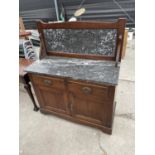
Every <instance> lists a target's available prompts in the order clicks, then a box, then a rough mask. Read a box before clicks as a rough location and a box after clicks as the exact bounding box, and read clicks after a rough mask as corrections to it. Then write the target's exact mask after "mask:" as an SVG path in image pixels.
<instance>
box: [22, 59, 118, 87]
mask: <svg viewBox="0 0 155 155" xmlns="http://www.w3.org/2000/svg"><path fill="white" fill-rule="evenodd" d="M119 69H120V67H119V66H118V67H115V62H113V61H104V60H88V59H77V58H64V57H45V58H44V59H42V60H37V61H35V62H34V63H33V64H32V65H30V66H28V67H27V68H26V69H25V71H26V72H29V73H36V74H44V75H48V76H59V77H67V78H71V79H74V80H85V81H89V82H94V83H101V84H105V83H106V84H110V85H117V84H118V76H119Z"/></svg>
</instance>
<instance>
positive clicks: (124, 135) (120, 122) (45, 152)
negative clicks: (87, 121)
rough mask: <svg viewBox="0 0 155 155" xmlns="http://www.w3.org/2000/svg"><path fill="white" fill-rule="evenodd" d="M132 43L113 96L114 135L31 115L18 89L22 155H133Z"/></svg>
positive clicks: (22, 91)
mask: <svg viewBox="0 0 155 155" xmlns="http://www.w3.org/2000/svg"><path fill="white" fill-rule="evenodd" d="M134 83H135V79H134V40H132V41H128V45H127V51H126V56H125V59H124V60H122V64H121V71H120V77H119V85H118V89H117V95H116V101H117V105H116V114H115V119H114V128H113V134H112V135H107V134H104V133H103V132H101V131H100V130H98V129H95V128H92V127H88V126H84V125H79V124H76V123H72V122H69V121H66V120H64V119H60V118H58V117H55V116H52V115H44V114H41V113H40V112H34V111H33V110H32V109H33V106H32V103H31V100H30V98H29V97H28V95H27V94H26V92H25V90H24V89H23V86H22V85H20V93H19V94H20V96H19V102H20V129H19V140H20V148H19V150H20V154H21V155H134V146H135V144H134V127H135V120H134V113H135V111H134Z"/></svg>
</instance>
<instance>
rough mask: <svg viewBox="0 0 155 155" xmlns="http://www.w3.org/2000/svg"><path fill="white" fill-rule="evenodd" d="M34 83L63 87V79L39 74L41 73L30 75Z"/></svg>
mask: <svg viewBox="0 0 155 155" xmlns="http://www.w3.org/2000/svg"><path fill="white" fill-rule="evenodd" d="M31 78H32V81H33V83H34V84H37V85H42V86H46V87H53V88H58V89H63V90H64V89H65V83H64V80H63V79H60V78H54V77H48V76H41V75H33V74H32V75H31Z"/></svg>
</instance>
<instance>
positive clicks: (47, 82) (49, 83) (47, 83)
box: [44, 80, 52, 85]
mask: <svg viewBox="0 0 155 155" xmlns="http://www.w3.org/2000/svg"><path fill="white" fill-rule="evenodd" d="M44 83H45V85H51V84H52V81H51V80H44Z"/></svg>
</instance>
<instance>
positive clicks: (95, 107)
mask: <svg viewBox="0 0 155 155" xmlns="http://www.w3.org/2000/svg"><path fill="white" fill-rule="evenodd" d="M29 75H30V78H31V81H32V84H33V87H34V90H35V93H36V96H37V98H38V101H39V104H40V110H41V111H42V112H44V113H50V114H55V115H57V116H61V117H63V118H65V119H69V120H72V121H74V122H79V123H82V124H86V125H90V126H94V127H97V128H100V129H101V130H103V131H104V132H106V133H109V134H110V133H111V132H112V122H113V112H114V105H113V103H114V95H115V86H108V85H103V84H102V85H101V84H92V83H89V82H80V81H74V80H70V79H67V78H64V79H63V78H55V77H47V76H43V75H35V74H29ZM47 79H48V80H49V81H52V84H51V83H50V82H49V83H48V84H47V83H46V82H44V81H45V80H47Z"/></svg>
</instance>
